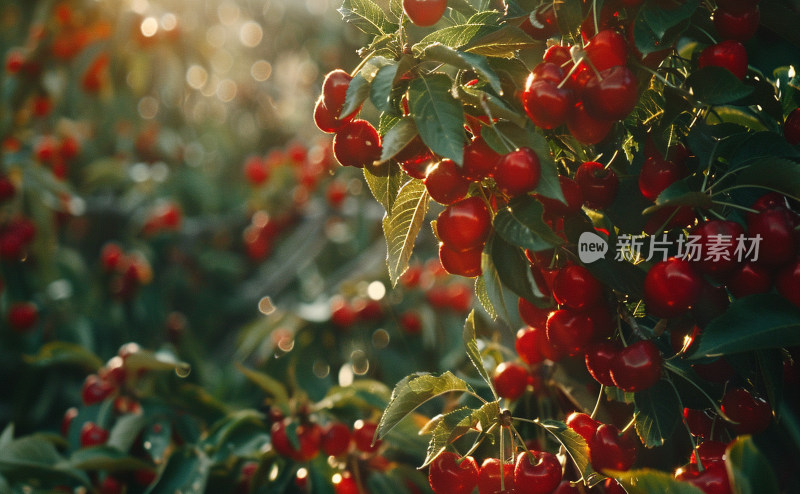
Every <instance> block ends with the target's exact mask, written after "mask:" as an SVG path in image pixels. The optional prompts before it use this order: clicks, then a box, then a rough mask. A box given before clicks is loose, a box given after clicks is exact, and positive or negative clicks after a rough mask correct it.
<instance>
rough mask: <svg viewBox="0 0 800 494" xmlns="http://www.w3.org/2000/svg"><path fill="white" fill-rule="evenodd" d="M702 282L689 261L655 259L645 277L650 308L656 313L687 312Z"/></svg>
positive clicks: (671, 315)
mask: <svg viewBox="0 0 800 494" xmlns="http://www.w3.org/2000/svg"><path fill="white" fill-rule="evenodd" d="M702 282H703V280H702V278H700V276H699V275H698V274H697V273H696V272H695V271H694V269H692V266H691V264H690V263H689V261H686V260H684V259H678V258H675V257H671V258H669V259H667V260H666V261H660V262H658V263H656V264H655V265H653V267H651V268H650V270H649V271H648V272H647V275H646V276H645V279H644V301H645V304H646V305H647V310H648V312H650V313H651V314H653V315H655V316H657V317H675V316H679V315H682V314H685V313H686V312H687V311H688V310H689V308H690V307H692V306H693V305H694V304H695V302H697V299H698V297H699V296H700V288H701V286H702Z"/></svg>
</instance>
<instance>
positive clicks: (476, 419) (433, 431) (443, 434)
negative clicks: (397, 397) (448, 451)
mask: <svg viewBox="0 0 800 494" xmlns="http://www.w3.org/2000/svg"><path fill="white" fill-rule="evenodd" d="M499 417H500V404H499V403H498V402H497V401H490V402H488V403H484V404H483V406H481V407H480V408H479V409H477V410H473V409H470V408H467V407H464V408H459V409H456V410H453V411H452V412H449V413H446V414H444V415H437V416H436V417H434V418H432V419H431V420H430V421H429V422H428V424H426V429H425V430H426V434H430V435H431V439H430V441H429V442H428V451H427V455H426V457H425V462H424V463H423V464H422V465H421V466H420V468H424V467H425V466H427V465H428V464H429V463H430V462H431V461H433V459H434V458H436V457H437V456H439V453H441V452H442V451H444V449H445V448H446V447H447V445H448V444H450V443H452V442H453V441H455V440H456V439H458V438H459V437H461V436H463V435H464V434H466V433H467V432H469V431H470V430H474V429H476V428H477V426H478V425H479V424H480V430H482V431H488V430H489V429H490V428H491V427H492V425H494V424H496V423H497V421H498V419H499ZM420 433H422V432H420Z"/></svg>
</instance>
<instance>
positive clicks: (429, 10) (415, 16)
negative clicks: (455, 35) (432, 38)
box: [403, 0, 447, 27]
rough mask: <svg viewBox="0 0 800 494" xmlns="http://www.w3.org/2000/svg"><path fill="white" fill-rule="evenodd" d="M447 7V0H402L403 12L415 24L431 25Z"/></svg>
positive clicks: (437, 20)
mask: <svg viewBox="0 0 800 494" xmlns="http://www.w3.org/2000/svg"><path fill="white" fill-rule="evenodd" d="M446 9H447V0H403V12H405V14H406V15H407V16H408V19H409V20H410V21H411V22H412V23H413V24H415V25H417V26H421V27H429V26H433V25H434V24H436V23H437V22H439V19H441V18H442V15H443V14H444V11H445V10H446Z"/></svg>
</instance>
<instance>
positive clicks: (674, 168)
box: [639, 155, 689, 201]
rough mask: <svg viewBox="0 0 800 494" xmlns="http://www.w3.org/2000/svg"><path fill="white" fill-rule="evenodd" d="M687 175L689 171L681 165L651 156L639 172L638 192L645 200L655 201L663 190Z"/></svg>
mask: <svg viewBox="0 0 800 494" xmlns="http://www.w3.org/2000/svg"><path fill="white" fill-rule="evenodd" d="M688 174H689V170H688V169H687V168H686V165H684V164H683V163H679V162H675V161H671V160H666V159H664V158H662V157H661V156H658V155H653V156H650V157H648V158H647V159H646V160H645V161H644V164H643V165H642V169H641V171H640V172H639V190H640V191H641V192H642V195H643V196H645V197H646V198H647V199H649V200H651V201H655V200H656V198H657V197H658V195H659V194H661V192H663V191H664V189H666V188H667V187H669V186H670V185H672V184H673V183H675V182H677V181H678V180H680V179H682V178H684V177H685V176H687V175H688Z"/></svg>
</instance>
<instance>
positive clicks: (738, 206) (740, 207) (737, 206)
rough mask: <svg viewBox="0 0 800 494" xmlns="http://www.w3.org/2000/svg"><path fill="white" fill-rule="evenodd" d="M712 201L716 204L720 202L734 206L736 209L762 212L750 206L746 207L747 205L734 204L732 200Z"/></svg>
mask: <svg viewBox="0 0 800 494" xmlns="http://www.w3.org/2000/svg"><path fill="white" fill-rule="evenodd" d="M711 202H713V203H714V204H719V205H720V206H730V207H732V208H734V209H741V210H742V211H747V212H748V213H759V212H760V211H758V210H757V209H753V208H748V207H745V206H740V205H739V204H734V203H732V202H726V201H711Z"/></svg>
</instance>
